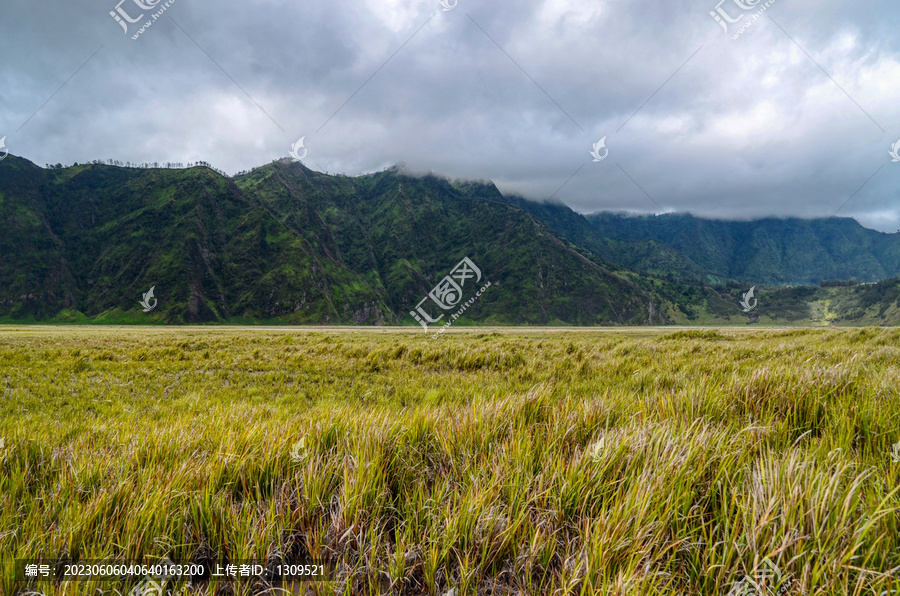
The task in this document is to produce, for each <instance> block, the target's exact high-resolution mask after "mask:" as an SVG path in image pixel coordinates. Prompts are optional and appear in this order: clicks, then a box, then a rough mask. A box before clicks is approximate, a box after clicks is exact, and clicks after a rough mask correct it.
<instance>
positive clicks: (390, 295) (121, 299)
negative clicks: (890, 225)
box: [0, 156, 662, 325]
mask: <svg viewBox="0 0 900 596" xmlns="http://www.w3.org/2000/svg"><path fill="white" fill-rule="evenodd" d="M483 188H484V187H479V186H473V185H466V184H462V185H459V186H458V187H454V186H453V185H452V184H450V183H449V182H447V181H445V180H443V179H440V178H437V177H434V176H428V177H421V178H414V177H411V176H407V175H404V174H402V173H400V172H399V171H398V170H389V171H385V172H381V173H378V174H373V175H368V176H360V177H356V178H349V177H345V176H328V175H325V174H321V173H317V172H314V171H312V170H309V169H307V168H305V167H304V166H302V165H301V164H299V163H293V162H291V161H289V160H283V161H279V162H275V163H272V164H269V165H267V166H263V167H260V168H257V169H255V170H253V171H252V172H250V173H247V174H245V175H242V176H239V177H236V178H234V179H230V178H226V177H223V176H221V175H219V174H218V173H216V172H213V171H212V170H210V169H208V168H205V167H195V168H191V169H187V170H168V169H136V168H120V167H113V166H106V165H99V164H88V165H81V166H73V167H69V168H62V169H51V170H45V169H42V168H39V167H37V166H35V165H34V164H31V163H30V162H28V161H26V160H24V159H21V158H16V157H13V156H10V157H9V158H8V159H6V160H4V161H3V162H0V221H3V222H4V223H5V224H6V226H5V229H6V230H7V233H6V234H5V235H4V238H3V239H2V241H0V251H2V255H3V259H2V261H3V264H2V265H0V317H3V318H4V319H9V320H35V321H41V320H52V319H60V318H63V319H64V318H66V317H70V318H73V319H74V320H80V319H81V317H87V318H88V319H90V320H91V321H95V322H148V323H149V322H166V323H205V322H226V321H233V322H261V321H267V322H282V323H288V324H301V323H303V324H396V323H399V322H401V321H402V322H404V323H411V322H412V321H413V320H412V317H410V316H409V314H408V313H409V311H411V310H412V309H413V308H414V307H415V306H416V305H417V304H418V303H419V301H420V300H421V299H422V298H423V297H424V296H426V295H427V293H428V291H429V290H431V289H432V288H434V287H435V284H437V283H438V282H439V281H440V280H441V279H442V278H443V276H444V275H446V274H448V273H449V272H450V269H451V268H452V267H453V265H455V264H456V263H457V262H459V261H460V260H461V259H462V258H463V257H469V258H471V259H472V260H473V261H474V262H475V263H477V264H478V266H479V267H480V268H481V269H482V271H483V272H484V274H485V277H486V278H487V279H489V280H490V281H491V282H492V287H491V289H490V291H489V292H486V293H485V294H484V295H483V296H482V297H481V298H480V300H479V301H478V303H477V304H475V305H473V306H472V307H471V308H470V309H468V310H467V312H466V317H465V321H466V322H472V323H474V322H488V323H496V324H533V325H548V324H579V325H596V324H617V325H620V324H640V323H652V322H657V323H658V322H662V321H661V320H658V319H654V318H653V316H652V313H653V311H654V308H653V307H652V306H651V297H650V296H649V295H647V294H646V293H645V292H643V291H642V290H641V289H640V288H638V287H637V286H636V285H635V284H634V283H632V282H631V281H629V280H627V279H625V278H623V277H621V276H618V275H615V274H613V273H611V272H610V271H608V270H606V269H604V268H603V267H601V266H600V265H598V264H596V263H594V262H592V261H590V260H589V259H586V258H584V257H582V256H581V255H580V254H578V253H577V252H576V251H573V250H572V249H571V248H569V247H568V246H566V245H565V244H564V243H563V242H561V241H560V240H559V239H558V238H557V237H556V236H554V235H553V234H552V233H551V232H550V231H549V230H548V229H547V228H546V227H545V226H543V225H542V224H541V223H540V222H538V221H537V220H535V219H534V218H533V217H531V216H530V215H528V214H527V213H525V212H524V211H522V210H520V209H516V208H514V207H511V206H508V205H505V204H502V203H498V202H492V201H489V200H483V199H482V198H480V197H478V196H476V195H477V194H478V192H480V191H479V189H482V190H483ZM510 247H516V249H515V250H514V251H512V250H510ZM150 287H154V289H155V296H156V298H157V299H158V301H159V302H158V307H157V308H156V309H155V310H153V311H151V312H150V313H143V312H141V311H142V309H141V308H140V306H139V304H138V300H139V298H140V296H141V295H142V293H143V292H146V291H147V290H148V289H149V288H150Z"/></svg>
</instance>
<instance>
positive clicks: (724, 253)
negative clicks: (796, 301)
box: [587, 213, 900, 285]
mask: <svg viewBox="0 0 900 596" xmlns="http://www.w3.org/2000/svg"><path fill="white" fill-rule="evenodd" d="M587 220H588V221H589V222H590V223H591V224H592V225H593V226H594V228H595V229H596V230H597V232H599V235H600V236H602V237H605V238H610V239H612V240H615V241H618V242H621V243H623V244H622V246H625V247H627V246H641V245H646V243H655V244H657V245H659V246H660V247H662V249H663V251H665V254H669V255H671V254H675V255H677V256H678V258H671V259H670V263H671V264H672V269H671V273H672V274H673V275H675V276H677V277H680V278H683V279H701V278H706V279H711V280H725V279H733V280H740V281H746V282H749V283H757V284H771V285H811V284H812V285H815V284H819V283H821V282H822V281H826V280H850V279H855V280H858V281H860V282H875V281H879V280H883V279H886V278H890V277H894V276H897V275H900V234H884V233H881V232H876V231H874V230H869V229H866V228H864V227H862V226H861V225H860V224H859V223H858V222H856V221H855V220H853V219H849V218H837V217H832V218H827V219H797V218H789V219H776V218H766V219H759V220H753V221H719V220H709V219H701V218H698V217H694V216H693V215H689V214H665V215H649V216H646V215H644V216H632V215H623V214H616V213H596V214H593V215H589V216H587ZM606 256H607V258H610V259H612V260H614V261H616V262H619V263H621V264H623V265H624V266H628V267H630V268H633V269H636V270H640V271H647V272H654V273H659V270H658V268H657V267H654V263H653V262H651V261H647V260H646V259H645V256H644V255H643V254H642V253H641V252H640V251H637V252H632V253H630V254H629V252H628V251H622V252H619V253H616V254H607V255H606ZM698 272H700V274H699V275H698Z"/></svg>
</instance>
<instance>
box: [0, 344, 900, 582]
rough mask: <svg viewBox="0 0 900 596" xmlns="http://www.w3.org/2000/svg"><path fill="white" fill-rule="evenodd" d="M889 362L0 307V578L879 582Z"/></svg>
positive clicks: (882, 354)
mask: <svg viewBox="0 0 900 596" xmlns="http://www.w3.org/2000/svg"><path fill="white" fill-rule="evenodd" d="M898 387H900V331H896V330H877V329H857V330H805V329H793V330H778V329H769V330H760V329H753V330H750V329H718V330H691V331H687V332H683V331H682V332H679V331H678V330H677V329H671V328H669V329H662V330H655V329H646V328H641V329H632V330H627V329H626V330H614V331H609V330H589V331H585V330H571V329H570V330H563V329H540V328H536V329H529V330H522V329H519V330H516V329H484V328H481V329H472V328H470V329H457V328H453V329H452V330H451V331H449V332H448V333H446V334H444V335H443V336H442V337H441V339H439V340H432V339H430V335H429V336H426V335H425V334H424V333H423V332H422V331H421V330H418V331H412V330H409V329H382V330H359V329H343V330H342V329H300V330H298V329H293V330H291V329H267V328H255V329H235V328H177V329H173V328H129V329H115V328H98V327H65V328H46V327H29V328H22V327H5V328H0V391H2V396H3V397H2V400H0V437H3V438H4V439H5V442H4V450H3V451H2V454H0V593H2V594H3V595H10V596H11V595H12V594H15V593H16V591H17V590H20V589H24V588H23V587H22V586H17V585H16V582H15V581H14V579H13V562H14V560H15V559H22V558H31V557H40V556H44V557H50V558H54V559H55V558H56V557H57V556H60V555H63V554H65V555H68V556H71V557H80V558H82V559H116V558H118V559H123V558H124V559H130V560H131V559H139V558H144V557H161V556H168V557H169V558H171V559H172V560H175V561H178V562H189V561H192V560H199V559H200V558H201V557H202V556H203V555H204V554H210V553H216V554H223V553H227V554H228V555H229V556H230V557H231V558H232V559H259V560H263V559H265V558H266V557H267V556H268V555H272V554H273V553H275V552H276V551H280V552H284V553H292V555H293V556H295V557H297V556H299V554H300V553H302V552H304V551H309V552H311V553H312V554H313V555H314V556H320V557H324V556H329V555H333V556H334V557H336V558H337V560H338V564H337V566H336V568H335V571H334V574H333V576H332V578H331V579H332V581H329V582H324V583H317V584H310V589H311V590H312V593H314V594H334V593H338V594H376V593H386V594H387V593H394V594H440V595H443V594H446V593H447V592H448V591H450V590H451V589H456V590H457V592H456V593H457V594H476V593H477V594H573V595H574V594H609V595H624V594H629V595H631V594H633V595H636V596H637V595H648V594H704V595H705V594H726V593H727V592H728V591H729V589H731V587H732V583H733V582H736V581H738V580H740V579H741V578H742V577H743V576H744V575H745V574H747V573H749V572H752V570H753V569H754V568H755V567H756V566H757V565H759V564H760V563H761V562H762V561H763V560H764V559H765V558H769V559H771V560H772V561H773V562H774V563H775V564H776V565H777V566H778V568H779V569H780V570H781V572H782V573H784V574H785V575H787V574H793V580H794V583H793V584H792V585H791V587H790V589H789V590H788V592H787V593H791V594H800V593H801V591H804V592H805V593H806V594H809V595H819V594H821V595H826V594H827V595H832V594H833V595H839V594H840V595H843V594H851V595H862V594H876V595H880V594H883V593H885V592H886V591H890V590H900V580H898V572H900V497H898V492H900V463H895V462H893V461H892V458H891V447H892V445H893V444H894V443H898V442H900V413H898V412H900V407H898V405H900V399H898ZM292 452H293V457H292ZM130 587H131V586H123V585H117V584H113V583H106V584H96V583H95V584H92V583H89V582H80V583H67V584H60V585H58V586H54V585H40V586H37V588H38V589H40V590H41V591H42V592H43V593H45V594H50V593H65V594H67V595H76V594H99V593H100V592H98V591H97V590H98V589H100V590H101V591H102V590H106V591H107V592H108V591H109V590H110V589H111V588H116V589H118V590H120V591H121V592H122V593H123V594H124V593H125V591H126V590H127V589H130ZM211 588H212V589H210V592H209V593H210V594H212V593H213V592H214V591H218V593H222V592H221V590H223V589H224V587H223V586H221V585H214V586H211ZM234 589H235V591H243V592H245V593H249V590H250V589H251V588H250V587H248V586H234ZM768 592H769V593H772V592H774V590H771V589H769V590H768ZM226 593H227V592H226Z"/></svg>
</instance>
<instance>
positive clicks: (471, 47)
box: [0, 0, 900, 232]
mask: <svg viewBox="0 0 900 596" xmlns="http://www.w3.org/2000/svg"><path fill="white" fill-rule="evenodd" d="M118 1H119V0H83V1H82V2H78V3H74V2H55V1H53V2H49V3H44V4H41V5H40V8H37V7H36V5H35V3H34V2H33V1H29V0H6V1H5V2H4V3H3V4H2V5H0V51H2V56H3V62H2V64H3V66H2V68H0V137H2V136H6V146H7V148H8V149H9V151H10V152H11V153H13V154H15V155H20V156H23V157H26V158H28V159H30V160H32V161H34V162H35V163H38V164H40V165H43V164H45V163H57V162H61V163H63V164H71V163H73V162H83V161H89V160H93V159H104V160H105V159H107V158H113V159H118V160H121V161H123V162H124V161H132V162H154V161H158V162H165V161H182V162H189V161H196V160H205V161H209V162H211V163H212V164H213V165H214V166H216V167H218V168H220V169H223V170H225V171H227V172H229V173H234V172H236V171H238V170H244V169H249V168H252V167H255V166H258V165H261V164H264V163H267V162H269V161H271V160H273V159H279V158H284V157H288V155H289V152H290V150H291V147H292V145H293V144H294V143H296V142H297V141H298V140H299V139H300V138H301V137H303V138H304V148H305V150H306V151H307V152H308V153H307V156H306V159H305V160H304V163H305V164H306V165H307V166H309V167H312V168H313V169H317V170H322V171H328V172H342V173H346V174H350V175H354V174H360V173H366V172H372V171H377V170H380V169H383V168H385V167H388V166H390V165H393V164H397V163H405V164H406V165H407V167H408V168H410V169H412V170H416V171H434V172H436V173H440V174H444V175H447V176H451V177H459V178H471V179H491V180H493V181H494V182H495V183H497V185H498V186H499V187H500V188H501V189H502V190H504V191H508V192H518V193H520V194H523V195H525V196H527V197H530V198H535V199H546V198H548V197H551V196H552V197H555V198H556V199H558V200H561V201H563V202H565V203H567V204H568V205H570V206H571V207H573V208H574V209H576V210H578V211H581V212H593V211H599V210H605V209H614V210H623V209H624V210H632V211H640V212H662V211H691V212H693V213H696V214H699V215H704V216H711V217H729V218H730V217H734V218H747V217H759V216H767V215H780V216H787V215H797V216H802V217H824V216H830V215H833V214H834V213H836V212H838V213H839V214H840V215H844V216H852V217H855V218H856V219H858V220H859V221H860V222H861V223H863V224H864V225H867V226H869V227H874V228H877V229H881V230H885V231H890V232H894V231H897V230H898V229H900V193H898V188H900V163H894V162H892V158H891V157H890V155H889V152H890V151H891V149H892V146H893V145H894V143H896V142H897V141H898V139H900V35H898V33H897V32H898V31H900V5H898V4H897V2H896V0H867V1H866V2H847V1H843V2H841V1H837V0H818V1H814V0H790V1H787V0H775V1H774V2H772V3H771V5H769V6H766V0H724V1H723V2H719V0H687V1H686V2H663V1H662V0H653V1H650V0H517V1H515V2H513V1H511V0H491V1H490V2H488V1H485V0H443V1H444V2H446V3H447V5H446V7H445V6H442V4H441V1H439V0H355V1H352V2H351V1H350V0H329V1H328V2H313V1H311V0H295V1H292V2H288V1H282V0H255V1H244V2H237V1H235V0H218V1H216V2H212V1H209V0H174V1H173V2H171V3H170V5H169V6H168V7H167V8H165V10H164V12H162V13H161V14H160V16H159V18H157V19H156V20H155V21H153V20H152V18H153V17H152V15H153V14H154V13H159V11H161V10H162V9H163V6H164V4H165V0H123V1H122V2H121V3H119V4H117V2H118ZM454 3H455V6H453V4H454ZM717 3H718V4H717ZM142 5H143V6H142ZM451 7H452V8H451ZM444 8H448V10H444ZM117 9H118V11H117ZM717 9H718V11H717ZM111 12H116V14H117V15H120V16H119V18H120V19H122V22H123V23H125V25H127V27H128V31H127V33H126V31H125V30H124V28H123V25H122V24H120V23H119V22H117V21H116V20H115V19H114V17H113V16H111V15H110V13H111ZM711 12H715V13H716V14H717V15H719V18H720V19H721V20H722V21H723V22H725V23H726V24H727V27H728V31H727V32H726V31H725V30H724V28H723V26H722V25H720V24H719V23H718V22H717V21H716V19H714V17H713V16H711V14H710V13H711ZM759 13H762V14H761V16H758V18H756V19H755V20H754V15H758V14H759ZM142 15H143V18H140V19H139V20H137V19H138V18H139V17H141V16H142ZM126 18H129V19H134V20H137V22H136V23H134V24H131V23H128V22H127V20H126ZM727 19H732V20H735V21H738V22H735V23H727ZM738 19H740V20H738ZM148 21H151V22H152V25H151V26H150V27H149V28H146V29H145V30H144V31H143V33H140V34H139V37H138V38H137V39H133V36H135V35H137V34H138V33H139V31H140V29H139V27H140V26H141V25H142V24H144V23H146V22H148ZM744 23H749V24H750V25H749V27H746V28H743V27H742V25H743V24H744ZM735 38H736V39H735ZM603 137H605V148H599V149H598V151H597V155H598V156H601V157H602V156H606V157H605V159H603V160H602V161H597V162H595V161H594V160H593V158H592V156H591V155H590V151H591V149H592V147H593V145H594V144H595V143H597V142H598V141H599V140H600V139H601V138H603ZM607 151H608V153H607Z"/></svg>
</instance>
